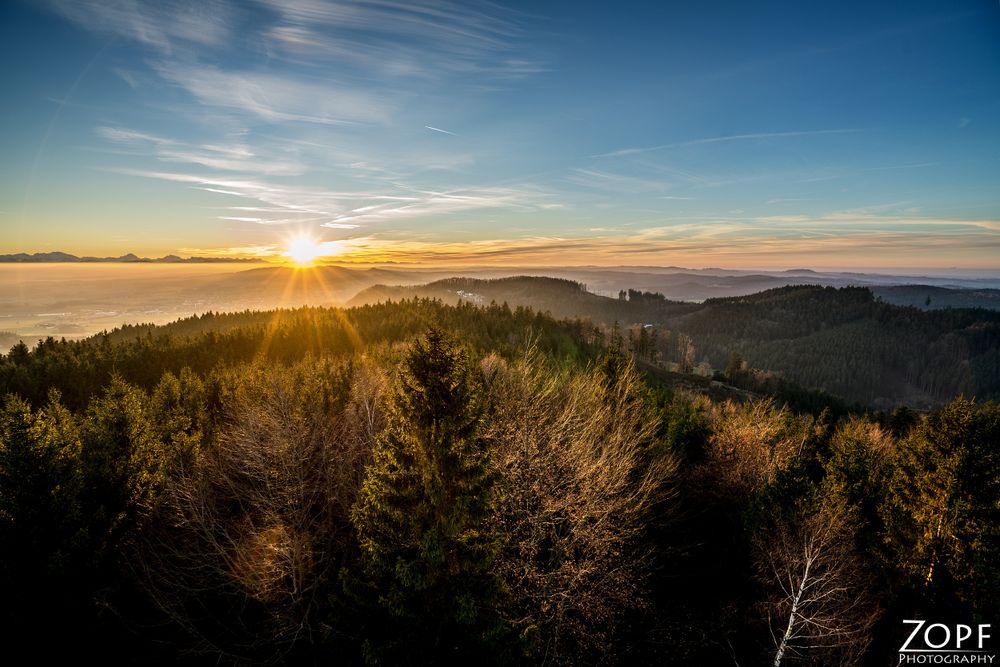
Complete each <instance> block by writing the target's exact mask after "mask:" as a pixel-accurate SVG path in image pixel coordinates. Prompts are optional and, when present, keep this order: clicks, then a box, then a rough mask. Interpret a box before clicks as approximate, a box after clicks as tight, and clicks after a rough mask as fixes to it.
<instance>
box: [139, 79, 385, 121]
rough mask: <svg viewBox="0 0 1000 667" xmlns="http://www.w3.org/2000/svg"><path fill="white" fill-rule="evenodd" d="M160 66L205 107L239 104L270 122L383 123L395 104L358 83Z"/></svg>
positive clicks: (236, 105) (240, 109) (240, 106)
mask: <svg viewBox="0 0 1000 667" xmlns="http://www.w3.org/2000/svg"><path fill="white" fill-rule="evenodd" d="M157 71H158V72H159V74H160V76H162V77H163V78H164V79H166V80H168V81H171V82H173V83H175V84H177V85H179V86H181V87H182V88H184V89H185V90H187V91H188V92H189V93H191V94H192V95H193V96H194V97H195V98H197V99H198V101H199V102H201V103H202V104H205V105H207V106H214V107H222V108H228V109H236V110H239V111H242V112H245V113H248V114H250V115H252V116H255V117H257V118H258V119H261V120H264V121H267V122H269V123H285V122H288V121H297V122H306V123H318V124H323V125H343V124H355V123H375V124H384V123H387V122H388V121H389V118H390V116H391V110H392V108H393V106H394V105H393V103H392V102H391V101H390V100H389V95H388V94H383V95H378V94H375V93H373V92H369V91H367V90H365V89H362V88H359V87H350V86H347V85H343V84H337V83H336V82H332V81H328V80H315V81H313V80H307V79H304V78H301V77H300V78H293V77H291V76H287V75H277V74H268V73H264V72H254V71H224V70H221V69H217V68H214V67H209V66H204V65H180V64H161V65H159V66H158V67H157Z"/></svg>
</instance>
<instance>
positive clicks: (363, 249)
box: [0, 0, 1000, 268]
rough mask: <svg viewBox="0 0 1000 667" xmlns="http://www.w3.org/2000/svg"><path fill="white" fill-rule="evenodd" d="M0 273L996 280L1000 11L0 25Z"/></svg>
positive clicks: (186, 13) (201, 5) (566, 5)
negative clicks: (791, 275)
mask: <svg viewBox="0 0 1000 667" xmlns="http://www.w3.org/2000/svg"><path fill="white" fill-rule="evenodd" d="M0 49H2V52H3V59H4V63H5V66H4V68H3V89H4V91H5V92H4V98H5V103H4V105H3V106H2V108H0V114H2V116H3V118H2V127H3V128H4V129H3V131H2V134H0V150H2V153H3V155H4V158H3V161H2V164H0V225H2V227H3V229H4V235H3V243H2V248H0V251H4V252H17V251H44V250H55V249H59V250H64V251H67V252H74V253H78V254H99V255H107V254H119V253H123V252H129V251H132V252H137V253H140V254H147V255H161V254H166V253H177V254H182V255H189V254H206V255H207V254H218V255H258V254H259V255H280V253H281V252H282V251H283V248H284V247H285V245H286V244H287V242H288V239H289V238H291V237H293V236H295V235H299V234H307V235H309V236H311V237H313V238H315V239H316V240H317V241H319V242H322V243H324V244H325V245H324V248H325V250H326V252H327V253H328V254H330V255H331V256H333V257H335V258H339V259H342V260H343V261H371V262H382V261H393V262H421V263H453V264H470V263H477V264H481V263H495V264H500V263H502V264H512V265H534V266H549V265H555V264H561V265H582V264H596V265H619V264H629V265H680V266H689V267H703V266H726V267H734V268H745V267H761V268H790V267H799V266H811V267H818V268H836V267H852V268H854V267H857V268H861V267H864V268H899V267H913V268H945V267H977V268H1000V261H998V258H1000V197H998V195H997V193H998V192H1000V178H998V177H1000V4H998V3H997V2H995V1H992V2H987V1H985V0H984V1H971V0H970V1H956V2H948V3H943V2H919V1H914V0H909V1H907V2H876V3H872V2H839V3H831V2H802V1H800V2H782V3H778V2H770V3H768V2H755V3H745V2H743V3H735V2H698V3H687V2H654V3H641V2H632V3H606V2H600V3H598V2H594V3H587V2H532V3H521V4H494V3H482V4H480V3H475V2H445V1H432V2H420V3H410V2H395V1H394V0H372V1H368V2H324V1H321V0H260V1H258V2H249V1H244V2H235V1H225V0H212V1H202V2H142V1H139V0H116V1H100V2H68V1H61V0H41V1H35V2H18V1H15V2H8V3H4V5H3V6H2V8H0Z"/></svg>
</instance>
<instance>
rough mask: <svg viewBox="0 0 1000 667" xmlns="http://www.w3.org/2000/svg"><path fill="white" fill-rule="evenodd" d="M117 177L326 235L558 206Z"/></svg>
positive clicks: (499, 195) (480, 195)
mask: <svg viewBox="0 0 1000 667" xmlns="http://www.w3.org/2000/svg"><path fill="white" fill-rule="evenodd" d="M110 171H113V172H115V173H120V174H125V175H130V176H139V177H143V178H155V179H159V180H166V181H171V182H175V183H188V184H190V185H192V186H194V187H196V188H199V189H201V190H205V191H207V192H213V193H218V194H225V195H230V196H237V197H241V198H244V199H248V200H253V201H256V202H258V203H260V204H262V205H261V206H239V207H230V208H229V210H232V211H236V212H237V213H240V212H244V211H246V212H253V213H256V215H243V214H239V215H225V216H220V217H221V218H222V219H226V220H234V221H238V222H250V223H254V224H262V225H281V224H288V223H310V224H316V225H318V226H320V227H325V228H327V229H340V230H352V229H356V228H358V227H360V226H362V225H365V224H371V223H376V222H382V221H399V220H406V219H413V218H423V217H437V216H442V215H448V214H454V213H461V212H469V211H481V210H489V209H505V210H513V211H523V212H530V211H541V210H546V209H549V208H552V207H553V206H557V205H558V204H559V202H555V201H553V196H552V195H551V194H549V193H547V192H544V191H542V190H539V189H538V188H536V187H533V186H530V185H522V186H517V187H515V186H504V187H499V186H497V187H468V188H460V189H451V190H447V191H441V190H431V189H425V188H416V187H412V186H408V185H406V184H403V183H395V184H393V186H392V187H393V188H394V190H391V191H379V190H342V191H334V190H325V189H320V188H311V187H306V186H297V185H290V184H285V183H273V182H267V181H262V180H257V179H254V178H241V177H232V178H229V177H225V176H216V175H203V174H192V173H177V172H163V171H150V170H137V169H111V170H110Z"/></svg>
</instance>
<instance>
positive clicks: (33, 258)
mask: <svg viewBox="0 0 1000 667" xmlns="http://www.w3.org/2000/svg"><path fill="white" fill-rule="evenodd" d="M259 261H260V260H256V259H238V258H235V257H178V256H177V255H166V256H164V257H139V256H138V255H135V254H133V253H128V254H126V255H122V256H120V257H77V256H76V255H71V254H69V253H68V252H36V253H32V254H28V253H26V252H19V253H16V254H13V255H0V263H7V264H29V263H32V264H44V263H52V262H60V263H62V262H83V263H96V262H121V263H126V264H233V263H236V264H253V263H258V262H259Z"/></svg>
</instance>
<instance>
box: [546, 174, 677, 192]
mask: <svg viewBox="0 0 1000 667" xmlns="http://www.w3.org/2000/svg"><path fill="white" fill-rule="evenodd" d="M566 180H567V181H569V182H570V183H573V184H574V185H580V186H583V187H586V188H591V189H598V190H610V191H612V192H624V193H632V194H636V193H640V192H651V191H654V192H655V191H662V190H666V189H668V188H669V187H670V186H671V183H669V182H667V181H663V180H658V179H651V178H642V177H640V176H632V175H629V174H620V173H614V172H609V171H604V170H598V169H573V170H572V173H571V174H570V175H569V176H568V177H566Z"/></svg>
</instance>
